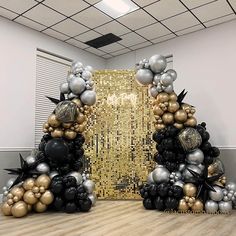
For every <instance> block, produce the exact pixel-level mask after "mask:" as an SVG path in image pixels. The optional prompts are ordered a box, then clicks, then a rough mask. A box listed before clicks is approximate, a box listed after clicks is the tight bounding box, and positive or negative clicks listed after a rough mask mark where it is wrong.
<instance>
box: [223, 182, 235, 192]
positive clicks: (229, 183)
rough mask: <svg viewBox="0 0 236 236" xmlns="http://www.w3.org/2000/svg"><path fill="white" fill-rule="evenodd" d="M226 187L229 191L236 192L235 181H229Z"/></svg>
mask: <svg viewBox="0 0 236 236" xmlns="http://www.w3.org/2000/svg"><path fill="white" fill-rule="evenodd" d="M225 188H226V189H227V190H229V191H231V190H232V191H234V192H236V183H234V182H227V183H226V185H225Z"/></svg>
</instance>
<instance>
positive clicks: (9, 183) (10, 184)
mask: <svg viewBox="0 0 236 236" xmlns="http://www.w3.org/2000/svg"><path fill="white" fill-rule="evenodd" d="M15 180H16V177H12V178H10V179H9V180H7V182H6V187H7V189H9V188H11V187H12V185H13V183H14V182H15Z"/></svg>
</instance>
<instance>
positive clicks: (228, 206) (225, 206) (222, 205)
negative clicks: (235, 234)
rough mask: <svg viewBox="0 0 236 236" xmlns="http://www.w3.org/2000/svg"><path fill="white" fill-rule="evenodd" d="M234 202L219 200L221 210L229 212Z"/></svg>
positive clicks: (225, 212)
mask: <svg viewBox="0 0 236 236" xmlns="http://www.w3.org/2000/svg"><path fill="white" fill-rule="evenodd" d="M232 208H233V207H232V202H231V201H228V202H223V201H221V202H219V210H220V212H221V213H224V214H229V213H230V212H231V211H232Z"/></svg>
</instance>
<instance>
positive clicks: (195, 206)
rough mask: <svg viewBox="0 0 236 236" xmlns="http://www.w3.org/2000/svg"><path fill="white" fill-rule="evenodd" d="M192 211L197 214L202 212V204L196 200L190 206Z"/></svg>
mask: <svg viewBox="0 0 236 236" xmlns="http://www.w3.org/2000/svg"><path fill="white" fill-rule="evenodd" d="M192 211H193V212H196V213H199V212H202V211H203V203H202V202H201V201H200V200H199V199H197V200H196V201H195V202H194V203H193V205H192Z"/></svg>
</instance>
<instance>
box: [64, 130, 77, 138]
mask: <svg viewBox="0 0 236 236" xmlns="http://www.w3.org/2000/svg"><path fill="white" fill-rule="evenodd" d="M76 135H77V133H76V132H75V131H73V130H70V129H66V130H65V132H64V137H65V138H67V139H74V138H75V137H76Z"/></svg>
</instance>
